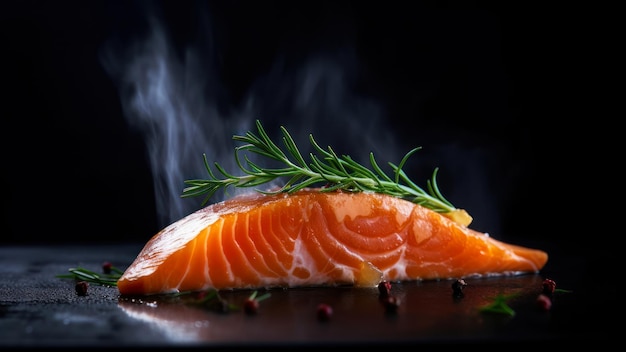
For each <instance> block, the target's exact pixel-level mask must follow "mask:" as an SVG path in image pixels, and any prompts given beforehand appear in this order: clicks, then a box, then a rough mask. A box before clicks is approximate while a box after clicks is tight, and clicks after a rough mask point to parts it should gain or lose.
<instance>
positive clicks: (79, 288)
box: [74, 281, 89, 296]
mask: <svg viewBox="0 0 626 352" xmlns="http://www.w3.org/2000/svg"><path fill="white" fill-rule="evenodd" d="M74 288H75V289H76V294H77V295H79V296H86V295H87V289H88V288H89V284H88V283H87V281H79V282H77V283H76V285H75V286H74Z"/></svg>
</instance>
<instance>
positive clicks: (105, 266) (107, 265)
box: [102, 262, 113, 274]
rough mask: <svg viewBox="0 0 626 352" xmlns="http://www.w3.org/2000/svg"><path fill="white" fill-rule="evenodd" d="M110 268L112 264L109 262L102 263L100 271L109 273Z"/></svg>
mask: <svg viewBox="0 0 626 352" xmlns="http://www.w3.org/2000/svg"><path fill="white" fill-rule="evenodd" d="M112 268H113V264H111V263H110V262H104V263H102V272H103V273H105V274H110V273H111V269H112Z"/></svg>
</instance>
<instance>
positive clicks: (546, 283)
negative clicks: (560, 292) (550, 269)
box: [542, 279, 556, 296]
mask: <svg viewBox="0 0 626 352" xmlns="http://www.w3.org/2000/svg"><path fill="white" fill-rule="evenodd" d="M554 290H556V282H555V281H554V280H551V279H545V280H543V283H542V293H543V294H544V295H548V296H551V295H552V294H553V293H554Z"/></svg>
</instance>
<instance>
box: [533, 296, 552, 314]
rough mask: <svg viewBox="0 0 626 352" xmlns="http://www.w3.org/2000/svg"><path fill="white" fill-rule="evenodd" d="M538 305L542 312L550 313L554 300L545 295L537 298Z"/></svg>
mask: <svg viewBox="0 0 626 352" xmlns="http://www.w3.org/2000/svg"><path fill="white" fill-rule="evenodd" d="M536 303H537V306H538V307H539V308H540V309H541V310H545V311H548V310H550V308H552V300H551V299H550V297H548V296H547V295H544V294H543V293H542V294H540V295H539V296H537V299H536Z"/></svg>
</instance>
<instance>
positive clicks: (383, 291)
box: [378, 281, 391, 299]
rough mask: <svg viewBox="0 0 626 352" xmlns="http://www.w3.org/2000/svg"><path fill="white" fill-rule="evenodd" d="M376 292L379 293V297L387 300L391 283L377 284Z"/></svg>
mask: <svg viewBox="0 0 626 352" xmlns="http://www.w3.org/2000/svg"><path fill="white" fill-rule="evenodd" d="M378 292H379V293H380V295H379V297H380V298H381V299H382V298H387V297H388V296H389V295H390V294H391V282H389V281H382V282H380V283H379V284H378Z"/></svg>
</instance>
